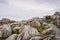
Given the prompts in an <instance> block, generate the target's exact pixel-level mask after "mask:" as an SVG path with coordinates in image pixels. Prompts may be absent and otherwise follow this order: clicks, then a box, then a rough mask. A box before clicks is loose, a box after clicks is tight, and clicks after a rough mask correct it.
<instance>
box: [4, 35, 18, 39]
mask: <svg viewBox="0 0 60 40" xmlns="http://www.w3.org/2000/svg"><path fill="white" fill-rule="evenodd" d="M17 36H18V35H17V34H13V35H11V36H9V37H8V38H7V39H5V40H16V38H17Z"/></svg>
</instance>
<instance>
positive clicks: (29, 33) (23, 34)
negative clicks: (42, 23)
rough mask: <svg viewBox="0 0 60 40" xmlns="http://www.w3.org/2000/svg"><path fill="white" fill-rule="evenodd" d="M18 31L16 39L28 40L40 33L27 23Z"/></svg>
mask: <svg viewBox="0 0 60 40" xmlns="http://www.w3.org/2000/svg"><path fill="white" fill-rule="evenodd" d="M19 32H20V35H18V38H17V40H28V39H29V38H31V37H33V36H38V35H40V33H39V32H38V31H37V30H36V29H35V28H33V27H31V26H29V25H25V26H23V27H22V29H21V30H20V31H19Z"/></svg>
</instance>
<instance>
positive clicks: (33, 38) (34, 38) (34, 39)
mask: <svg viewBox="0 0 60 40" xmlns="http://www.w3.org/2000/svg"><path fill="white" fill-rule="evenodd" d="M41 39H42V38H41V37H40V36H36V37H32V38H31V39H30V40H41Z"/></svg>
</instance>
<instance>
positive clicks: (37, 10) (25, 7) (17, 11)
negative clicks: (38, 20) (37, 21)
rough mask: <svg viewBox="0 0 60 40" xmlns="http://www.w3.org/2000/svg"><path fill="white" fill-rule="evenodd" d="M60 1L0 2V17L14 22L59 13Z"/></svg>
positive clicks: (1, 0) (11, 0) (28, 0)
mask: <svg viewBox="0 0 60 40" xmlns="http://www.w3.org/2000/svg"><path fill="white" fill-rule="evenodd" d="M59 3H60V0H53V1H52V0H0V14H1V15H0V17H1V18H2V17H7V18H11V19H16V20H22V19H29V18H32V17H36V16H38V17H43V16H45V15H52V14H54V12H55V11H60V8H59V6H60V5H59Z"/></svg>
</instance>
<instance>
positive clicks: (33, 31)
mask: <svg viewBox="0 0 60 40" xmlns="http://www.w3.org/2000/svg"><path fill="white" fill-rule="evenodd" d="M0 40H55V32H54V29H53V28H52V27H51V26H49V25H48V23H46V22H45V21H44V20H43V19H42V18H39V17H34V18H32V19H29V20H22V21H19V22H18V21H14V20H10V19H6V18H2V19H1V20H0Z"/></svg>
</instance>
